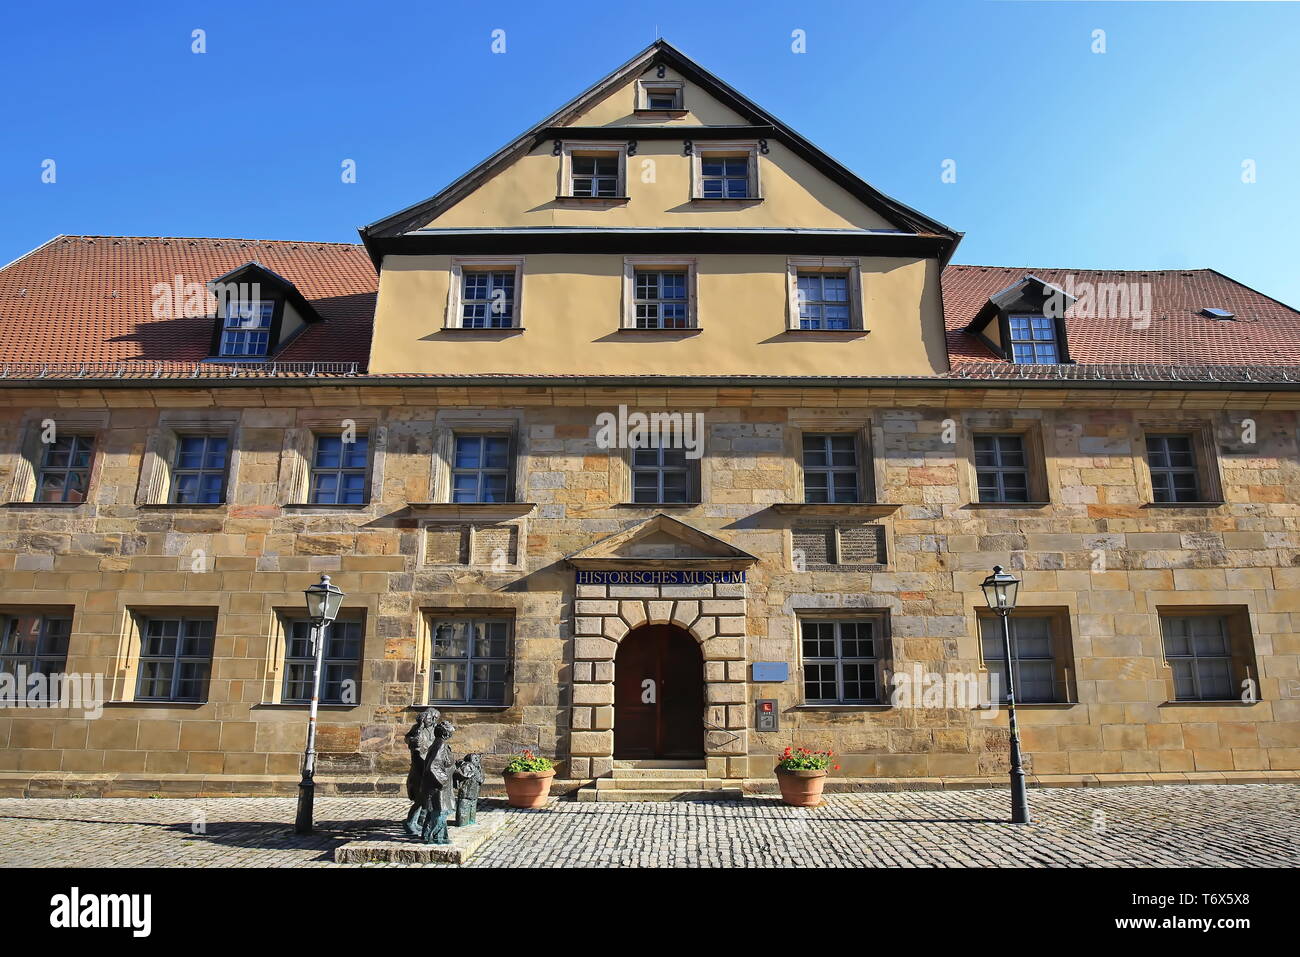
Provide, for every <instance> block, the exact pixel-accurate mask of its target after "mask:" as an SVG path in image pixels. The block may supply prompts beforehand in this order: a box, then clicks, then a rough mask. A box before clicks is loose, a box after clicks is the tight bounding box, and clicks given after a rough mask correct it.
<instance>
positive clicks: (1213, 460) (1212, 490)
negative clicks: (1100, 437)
mask: <svg viewBox="0 0 1300 957" xmlns="http://www.w3.org/2000/svg"><path fill="white" fill-rule="evenodd" d="M1178 434H1182V435H1188V436H1190V437H1191V440H1192V448H1193V450H1194V453H1195V455H1196V477H1197V481H1198V482H1199V483H1200V493H1201V495H1200V499H1199V500H1198V501H1195V502H1167V503H1166V502H1156V496H1155V489H1154V488H1153V487H1152V483H1151V462H1150V460H1149V459H1148V458H1147V436H1148V435H1178ZM1218 452H1219V450H1218V444H1217V442H1216V440H1215V430H1214V423H1213V421H1211V420H1210V419H1208V418H1186V417H1173V416H1147V415H1139V416H1138V418H1137V436H1136V438H1135V439H1134V444H1133V457H1134V459H1136V460H1137V465H1136V467H1135V469H1134V470H1135V472H1136V473H1137V486H1138V501H1139V502H1142V503H1143V504H1146V505H1153V506H1155V507H1158V508H1179V507H1182V508H1195V507H1196V506H1198V505H1218V504H1220V503H1222V502H1223V500H1224V498H1223V495H1224V493H1223V487H1224V485H1223V468H1222V465H1221V464H1220V462H1219V454H1218Z"/></svg>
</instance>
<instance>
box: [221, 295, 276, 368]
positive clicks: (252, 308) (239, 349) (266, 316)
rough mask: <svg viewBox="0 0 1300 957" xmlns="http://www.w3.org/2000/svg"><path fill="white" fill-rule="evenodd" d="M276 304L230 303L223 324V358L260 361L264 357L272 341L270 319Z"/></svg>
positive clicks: (263, 300) (259, 301)
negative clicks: (244, 358) (246, 357)
mask: <svg viewBox="0 0 1300 957" xmlns="http://www.w3.org/2000/svg"><path fill="white" fill-rule="evenodd" d="M274 313H275V301H274V300H272V299H256V300H253V301H252V302H228V303H227V304H226V317H225V319H224V320H222V324H221V353H220V354H221V355H223V356H232V357H242V356H251V357H253V358H258V357H262V356H265V355H266V353H267V350H268V348H269V346H270V342H271V316H272V315H273V314H274Z"/></svg>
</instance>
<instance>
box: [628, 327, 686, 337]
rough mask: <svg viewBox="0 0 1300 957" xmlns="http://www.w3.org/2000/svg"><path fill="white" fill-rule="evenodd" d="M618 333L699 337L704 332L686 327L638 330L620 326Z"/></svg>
mask: <svg viewBox="0 0 1300 957" xmlns="http://www.w3.org/2000/svg"><path fill="white" fill-rule="evenodd" d="M617 331H618V332H620V333H631V334H632V335H638V336H644V335H674V336H697V335H699V334H700V332H702V331H703V330H701V329H700V327H699V326H686V327H685V328H682V329H638V328H637V327H635V326H619V328H618V330H617Z"/></svg>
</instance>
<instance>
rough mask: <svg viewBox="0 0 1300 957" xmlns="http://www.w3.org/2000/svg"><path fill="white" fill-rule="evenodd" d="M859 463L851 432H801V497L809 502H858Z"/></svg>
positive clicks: (855, 444)
mask: <svg viewBox="0 0 1300 957" xmlns="http://www.w3.org/2000/svg"><path fill="white" fill-rule="evenodd" d="M860 479H861V467H860V466H859V464H858V442H857V437H856V436H854V435H853V434H851V433H842V432H841V433H818V432H809V433H804V436H803V488H804V501H805V502H808V503H811V504H832V503H837V502H859V501H861V499H860V498H859V494H860Z"/></svg>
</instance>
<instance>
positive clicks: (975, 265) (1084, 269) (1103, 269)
mask: <svg viewBox="0 0 1300 957" xmlns="http://www.w3.org/2000/svg"><path fill="white" fill-rule="evenodd" d="M944 268H946V269H1006V270H1008V271H1010V272H1020V271H1021V270H1024V271H1026V272H1031V273H1032V272H1033V271H1034V270H1035V269H1037V270H1040V271H1042V272H1047V271H1048V270H1055V271H1056V272H1123V273H1137V272H1142V273H1189V272H1212V273H1217V274H1218V275H1220V276H1223V278H1225V279H1228V280H1231V281H1232V282H1237V280H1235V279H1233V278H1232V277H1231V276H1225V275H1224V274H1223V273H1220V272H1219V271H1218V270H1217V269H1211V268H1210V267H1208V266H1196V267H1188V268H1185V269H1114V268H1109V267H1105V266H1097V267H1092V266H987V265H980V264H979V263H949V264H948V265H947V266H946V267H944ZM1238 285H1244V284H1243V283H1238Z"/></svg>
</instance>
